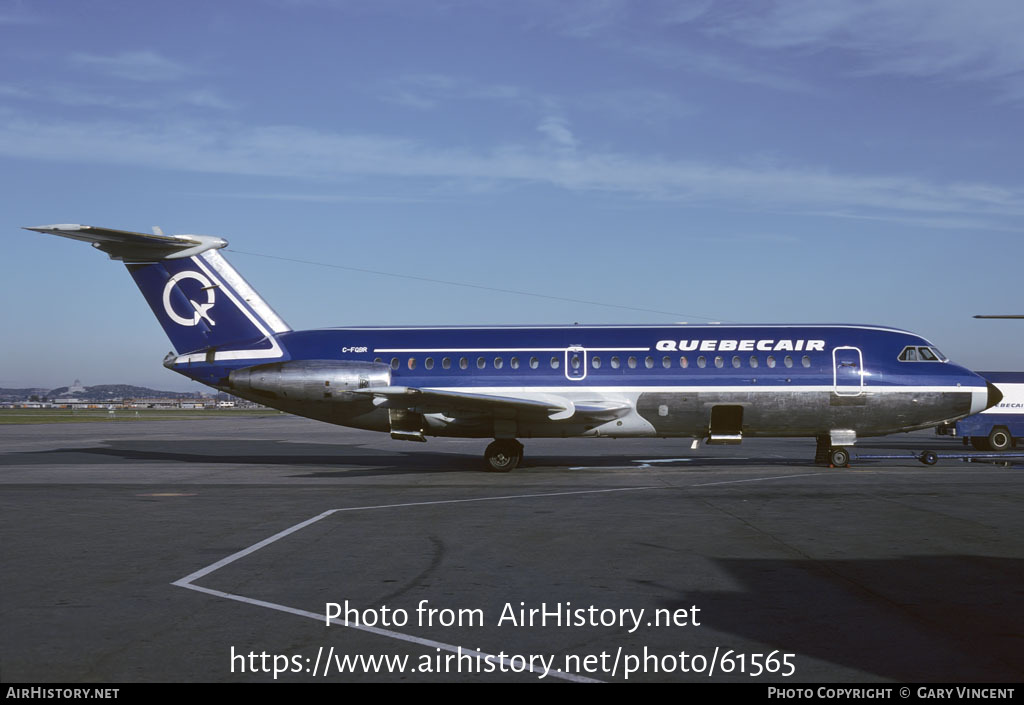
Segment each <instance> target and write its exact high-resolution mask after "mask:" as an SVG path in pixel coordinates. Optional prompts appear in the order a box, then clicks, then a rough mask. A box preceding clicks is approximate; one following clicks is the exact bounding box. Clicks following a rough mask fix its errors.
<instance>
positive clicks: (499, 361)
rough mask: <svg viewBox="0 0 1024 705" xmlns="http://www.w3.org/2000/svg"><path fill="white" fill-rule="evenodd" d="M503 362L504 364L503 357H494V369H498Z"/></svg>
mask: <svg viewBox="0 0 1024 705" xmlns="http://www.w3.org/2000/svg"><path fill="white" fill-rule="evenodd" d="M504 364H505V360H504V358H500V357H496V358H494V369H496V370H500V369H501V368H502V367H503V366H504Z"/></svg>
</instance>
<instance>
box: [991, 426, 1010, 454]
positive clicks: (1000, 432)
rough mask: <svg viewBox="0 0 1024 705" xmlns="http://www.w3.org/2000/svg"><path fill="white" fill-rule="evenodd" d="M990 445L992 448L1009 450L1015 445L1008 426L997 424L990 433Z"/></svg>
mask: <svg viewBox="0 0 1024 705" xmlns="http://www.w3.org/2000/svg"><path fill="white" fill-rule="evenodd" d="M988 445H989V447H990V448H991V449H992V450H1009V449H1010V447H1011V446H1012V445H1013V436H1011V435H1010V432H1009V431H1008V430H1007V429H1006V428H1004V427H1002V426H996V427H995V428H993V429H992V432H991V433H989V434H988Z"/></svg>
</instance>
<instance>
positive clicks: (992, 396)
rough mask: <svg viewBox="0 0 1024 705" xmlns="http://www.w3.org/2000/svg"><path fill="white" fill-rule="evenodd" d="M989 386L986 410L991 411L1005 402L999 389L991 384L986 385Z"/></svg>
mask: <svg viewBox="0 0 1024 705" xmlns="http://www.w3.org/2000/svg"><path fill="white" fill-rule="evenodd" d="M986 384H987V386H988V404H987V405H986V406H985V408H986V409H991V408H992V407H993V406H995V405H996V404H998V403H999V402H1001V401H1002V400H1003V393H1002V392H1000V391H999V387H997V386H996V385H994V384H992V383H991V382H987V383H986Z"/></svg>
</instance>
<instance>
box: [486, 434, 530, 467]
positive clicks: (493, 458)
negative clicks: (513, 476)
mask: <svg viewBox="0 0 1024 705" xmlns="http://www.w3.org/2000/svg"><path fill="white" fill-rule="evenodd" d="M484 460H485V461H486V462H487V469H488V470H491V471H492V472H510V471H512V470H515V469H516V468H517V467H519V463H521V462H523V444H522V443H520V442H519V441H517V440H516V439H514V438H499V439H498V440H496V441H494V442H493V443H491V444H490V445H489V446H487V450H485V451H484Z"/></svg>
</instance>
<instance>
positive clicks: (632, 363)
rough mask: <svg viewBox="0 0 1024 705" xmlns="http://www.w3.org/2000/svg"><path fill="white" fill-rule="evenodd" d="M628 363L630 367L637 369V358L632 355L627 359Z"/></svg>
mask: <svg viewBox="0 0 1024 705" xmlns="http://www.w3.org/2000/svg"><path fill="white" fill-rule="evenodd" d="M626 364H627V365H629V369H631V370H635V369H636V358H635V357H634V356H632V355H630V356H629V359H628V360H626Z"/></svg>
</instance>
